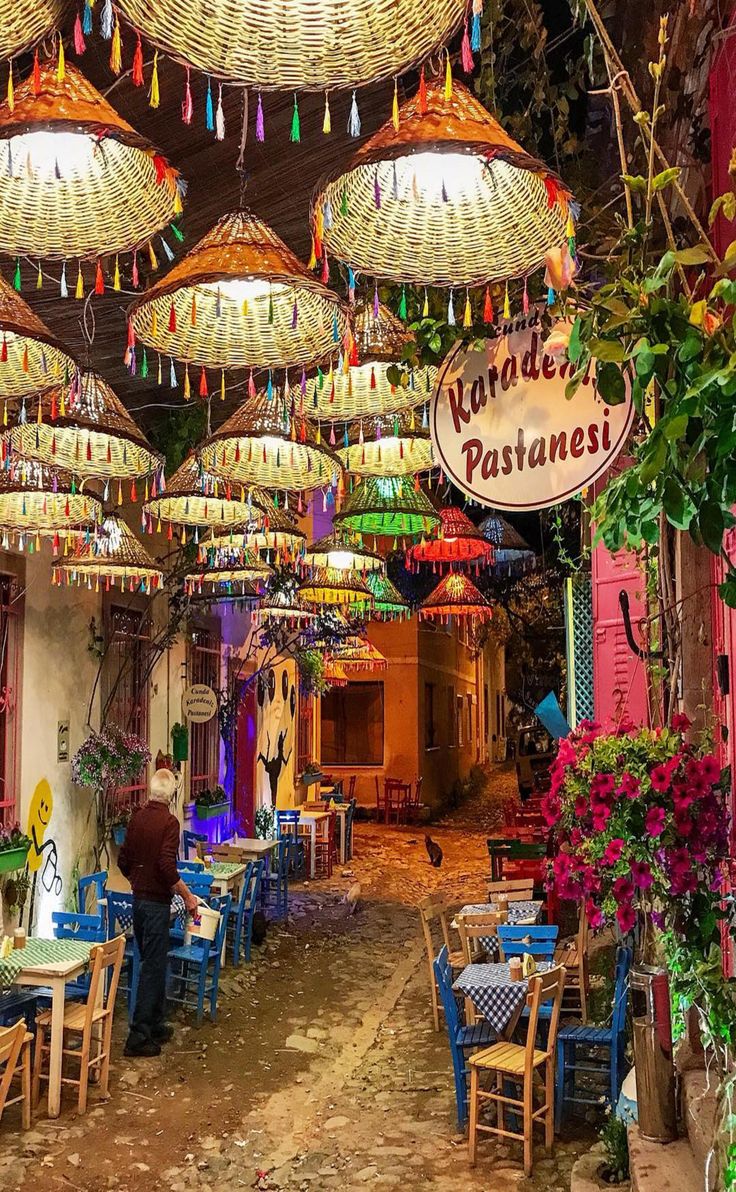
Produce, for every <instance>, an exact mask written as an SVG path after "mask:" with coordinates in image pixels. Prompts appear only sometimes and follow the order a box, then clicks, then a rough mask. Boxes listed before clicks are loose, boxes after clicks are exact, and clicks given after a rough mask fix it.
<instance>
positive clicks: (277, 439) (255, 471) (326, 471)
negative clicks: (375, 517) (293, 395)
mask: <svg viewBox="0 0 736 1192" xmlns="http://www.w3.org/2000/svg"><path fill="white" fill-rule="evenodd" d="M199 454H200V459H201V461H202V465H203V467H204V468H205V470H206V471H207V472H209V473H210V474H211V475H212V476H220V477H222V478H223V479H225V480H229V481H231V482H233V483H235V482H237V483H239V484H245V485H248V484H256V485H260V486H261V487H263V488H265V489H271V490H273V489H276V490H277V491H279V490H284V491H287V492H311V491H312V490H313V489H316V488H323V489H327V488H330V487H331V486H333V484H335V483H336V482H337V479H338V477H339V476H340V474H341V465H340V460H339V459H338V457H337V456H336V455H334V454H333V452H332V451H330V449H329V448H328V447H326V446H325V445H324V443H320V442H318V441H317V439H316V438H314V437H312V435H311V433H310V432H308V430H307V425H306V423H305V422H304V420H303V419H302V421H301V422H300V424H299V427H298V428H297V420H296V418H294V417H292V415H291V414H290V413H289V410H288V409H287V408H286V404H285V402H284V401H283V400H281V399H280V398H279V397H277V396H276V395H275V394H274V395H273V397H272V398H271V399H270V400H269V398H268V397H267V396H263V395H261V396H259V397H255V398H249V399H248V401H246V402H244V403H243V405H242V406H240V407H239V408H238V409H237V410H236V411H235V413H234V414H233V415H232V417H230V418H228V420H227V421H226V422H224V423H223V425H222V426H221V427H220V429H219V430H217V431H215V433H214V434H213V435H210V437H209V438H208V439H207V440H206V442H205V443H204V445H203V446H202V448H201V450H200V453H199Z"/></svg>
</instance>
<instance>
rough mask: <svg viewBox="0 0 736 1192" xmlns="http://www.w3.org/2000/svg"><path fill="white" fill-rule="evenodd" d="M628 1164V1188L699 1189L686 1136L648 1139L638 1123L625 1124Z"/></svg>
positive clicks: (635, 1191) (653, 1191)
mask: <svg viewBox="0 0 736 1192" xmlns="http://www.w3.org/2000/svg"><path fill="white" fill-rule="evenodd" d="M629 1164H630V1167H631V1188H632V1192H702V1188H703V1175H702V1168H700V1169H699V1168H698V1167H697V1165H696V1162H695V1157H694V1155H693V1152H692V1150H691V1148H690V1143H689V1141H688V1140H687V1138H678V1139H677V1141H676V1142H668V1143H667V1145H666V1146H663V1145H662V1143H661V1142H649V1141H648V1140H647V1139H645V1138H642V1136H641V1134H640V1133H639V1127H638V1126H629Z"/></svg>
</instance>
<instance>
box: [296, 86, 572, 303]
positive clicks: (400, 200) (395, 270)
mask: <svg viewBox="0 0 736 1192" xmlns="http://www.w3.org/2000/svg"><path fill="white" fill-rule="evenodd" d="M397 125H398V127H395V126H394V122H393V121H391V120H389V121H388V122H387V123H386V124H385V125H384V126H383V127H382V128H380V129H379V130H378V132H377V133H375V134H374V136H372V137H371V138H369V140H367V141H365V142H364V143H363V144H362V145H361V146H360V147H359V148H358V149H357V150H356V151H355V153H353V155H352V158H351V159H350V161H349V162H348V164H347V166H346V167H341V168H340V169H339V171H336V172H335V173H333V174H332V175H329V176H328V177H327V179H326V180H324V181H323V182H322V183H321V184H320V187H319V192H318V197H317V199H316V202H315V214H314V219H313V226H314V232H315V251H316V255H317V256H318V257H319V256H320V255H321V250H322V244H323V243H324V245H325V246H326V247H327V249H328V251H329V255H330V256H332V257H337V258H338V259H339V260H341V261H344V262H346V264H348V265H350V266H351V267H352V269H353V270H355V271H360V272H361V273H367V274H369V275H371V276H376V277H383V278H388V279H391V280H393V281H396V282H405V283H406V284H410V283H411V284H414V285H427V286H463V287H464V286H477V285H485V284H486V283H488V282H503V281H505V280H507V279H509V278H513V277H521V276H526V275H527V274H529V273H531V272H533V271H534V270H535V269H538V268H539V267H540V266H542V265H543V264H544V260H545V255H546V254H547V253H548V252H549V250H550V249H552V248H555V247H559V246H561V245H563V244H565V243H566V242H567V240H568V238H569V236H570V234H571V232H570V228H569V226H568V224H569V217H570V198H571V196H570V193H569V191H568V190H567V189H566V188H565V186H564V185H563V183H562V182H561V181H560V179H559V178H558V177H557V176H556V175H555V174H553V173H552V171H550V170H549V169H547V167H546V166H545V165H544V164H543V163H542V162H541V161H538V160H537V159H536V158H534V157H531V156H530V155H529V154H528V153H526V152H525V151H524V150H523V149H522V148H521V146H520V145H518V144H517V143H516V142H515V141H513V140H512V139H511V137H509V136H508V134H507V133H506V132H504V130H503V129H502V128H501V125H500V124H499V123H498V122H497V121H496V120H495V119H494V118H493V116H491V115H490V114H489V113H488V112H487V111H486V109H485V108H484V107H483V106H482V104H480V103H479V101H478V100H477V99H476V98H475V96H473V95H472V94H471V93H470V91H469V90H468V89H467V88H466V87H464V86H462V84H460V83H455V84H454V86H453V88H452V95H451V97H450V98H449V99H447V98H445V90H444V86H443V84H442V83H441V82H438V83H432V84H431V85H430V86H428V87H427V88H426V96H425V92H423V90H422V89H421V88H420V90H419V92H418V93H417V94H416V95H414V96H413V97H412V98H411V99H408V100H407V101H406V102H405V103H404V104H402V106H401V110H400V112H399V119H398V122H397ZM572 234H573V235H574V229H573V230H572Z"/></svg>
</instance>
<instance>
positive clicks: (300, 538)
mask: <svg viewBox="0 0 736 1192" xmlns="http://www.w3.org/2000/svg"><path fill="white" fill-rule="evenodd" d="M248 492H249V493H251V494H252V498H253V501H254V508H253V513H254V514H256V512H258V514H259V516H260V517H261V521H260V524H254V523H253V522H251V521H249V522H246V523H244V524H242V525H238V526H235V525H233V526H230V527H229V528H228V529H227V530H218V531H213V533H212V535H211V536H210V537H208V538H207V540H206V542H205V543H203V544H202V545H201V546H200V550H203V549H205V548H206V547H210V546H213V547H216V548H218V547H226V548H227V549H228V550H240V551H255V552H258V553H261V554H263V555H265V559H266V562H267V563H272V562H275V563H279V565H281V566H283V565H284V564H291V563H293V562H294V561H295V560H296V559H297V558H298V557H299V556H300V555H301V553H302V551H303V550H304V543H305V542H306V535H305V534H304V532H303V531H302V530H300V529H299V527H298V525H297V524H296V522H295V521H294V520H293V518H291V517H290V516H289V514H288V513H285V512H284V510H283V509H279V508H278V507H277V506H276V505H275V504H274V502H273V500H272V499H271V497H270V496H269V495H268V493H266V492H265V491H264V490H263V489H256V490H253V489H249V490H248ZM256 503H257V506H258V509H257V510H256Z"/></svg>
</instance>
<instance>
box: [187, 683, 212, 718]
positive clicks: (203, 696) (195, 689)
mask: <svg viewBox="0 0 736 1192" xmlns="http://www.w3.org/2000/svg"><path fill="white" fill-rule="evenodd" d="M181 708H182V712H183V713H184V718H185V720H189V721H190V722H191V723H192V724H204V723H205V722H206V721H207V720H211V719H212V717H213V716H214V714H215V712H216V711H217V696H216V695H215V693H214V691H213V690H212V688H211V687H208V686H207V684H206V683H193V684H192V686H191V687H187V689H186V691H185V692H184V694H183V696H182V697H181Z"/></svg>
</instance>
